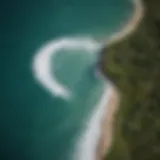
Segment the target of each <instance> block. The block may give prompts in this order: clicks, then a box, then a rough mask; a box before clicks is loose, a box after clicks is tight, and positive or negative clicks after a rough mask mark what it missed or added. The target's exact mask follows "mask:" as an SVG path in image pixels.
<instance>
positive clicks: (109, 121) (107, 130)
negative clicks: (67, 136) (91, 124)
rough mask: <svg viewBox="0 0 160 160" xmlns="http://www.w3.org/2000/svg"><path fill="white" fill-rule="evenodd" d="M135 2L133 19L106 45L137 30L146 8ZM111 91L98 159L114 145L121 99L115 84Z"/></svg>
mask: <svg viewBox="0 0 160 160" xmlns="http://www.w3.org/2000/svg"><path fill="white" fill-rule="evenodd" d="M133 3H134V6H135V9H134V10H135V11H134V13H133V15H132V17H131V19H130V20H129V22H128V23H127V24H126V26H125V27H124V28H123V29H122V30H121V31H119V32H118V33H115V34H114V35H113V36H111V37H110V39H109V40H108V42H107V43H106V44H105V45H107V46H110V45H113V44H114V43H117V42H119V41H121V40H123V39H124V38H126V37H127V36H129V35H130V34H132V33H133V32H134V31H135V29H136V28H137V26H138V25H139V23H140V22H141V20H142V18H143V16H144V10H145V8H144V6H143V4H142V0H133ZM109 92H110V94H111V95H110V97H109V102H108V104H107V106H108V107H109V108H108V107H107V109H106V110H107V113H106V114H105V115H104V116H103V117H102V123H101V126H100V128H101V131H100V139H99V144H98V146H97V157H96V159H97V160H102V158H104V156H105V155H107V154H108V152H109V149H110V147H111V145H112V139H113V134H112V133H113V122H114V117H115V114H116V112H117V110H118V106H119V101H120V94H119V93H118V90H117V88H116V86H114V84H110V91H109Z"/></svg>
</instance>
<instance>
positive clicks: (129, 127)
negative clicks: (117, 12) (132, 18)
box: [102, 0, 160, 160]
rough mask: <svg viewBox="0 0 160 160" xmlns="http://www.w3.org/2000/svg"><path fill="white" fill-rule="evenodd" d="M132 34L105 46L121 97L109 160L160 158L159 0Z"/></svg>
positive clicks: (107, 67) (107, 69)
mask: <svg viewBox="0 0 160 160" xmlns="http://www.w3.org/2000/svg"><path fill="white" fill-rule="evenodd" d="M143 2H144V5H145V7H146V13H145V16H144V18H143V20H142V21H141V23H140V25H139V26H138V28H137V29H136V31H135V32H134V33H132V35H130V36H129V37H126V38H125V39H124V40H122V41H121V42H118V43H117V44H113V45H112V46H109V47H107V46H106V48H105V49H104V53H105V54H104V57H103V65H102V68H103V71H104V73H105V74H106V75H107V77H109V78H110V79H111V80H112V81H113V82H114V83H115V85H117V87H118V88H119V90H120V92H121V94H122V98H121V103H120V107H119V111H118V113H117V115H116V117H115V125H114V133H115V134H114V141H113V146H112V148H111V151H110V153H109V154H108V155H107V156H106V159H107V160H160V0H143Z"/></svg>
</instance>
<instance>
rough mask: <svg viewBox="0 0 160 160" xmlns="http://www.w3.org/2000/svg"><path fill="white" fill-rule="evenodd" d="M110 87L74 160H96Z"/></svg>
mask: <svg viewBox="0 0 160 160" xmlns="http://www.w3.org/2000/svg"><path fill="white" fill-rule="evenodd" d="M110 87H111V86H110V85H106V87H105V89H104V93H103V96H102V99H101V100H100V103H99V104H98V107H96V108H95V110H94V111H93V113H92V115H91V117H90V119H89V120H88V122H87V125H86V127H85V128H86V129H84V132H83V134H82V135H81V137H80V139H79V141H78V143H77V145H76V151H77V152H76V153H75V154H74V155H73V160H84V159H85V160H96V159H97V146H98V142H99V138H100V134H101V132H100V131H101V128H100V127H101V124H102V121H103V117H104V114H106V107H107V103H108V101H109V99H110Z"/></svg>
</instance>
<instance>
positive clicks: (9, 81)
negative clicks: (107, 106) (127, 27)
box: [0, 0, 133, 160]
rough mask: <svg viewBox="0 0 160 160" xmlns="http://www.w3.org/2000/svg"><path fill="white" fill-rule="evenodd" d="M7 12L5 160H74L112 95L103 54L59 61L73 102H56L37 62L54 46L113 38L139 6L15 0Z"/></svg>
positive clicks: (71, 53)
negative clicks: (101, 64)
mask: <svg viewBox="0 0 160 160" xmlns="http://www.w3.org/2000/svg"><path fill="white" fill-rule="evenodd" d="M4 6H5V7H4V9H3V12H4V14H5V16H4V19H5V27H4V28H3V33H2V37H1V39H2V44H3V46H4V50H3V54H2V56H3V59H4V60H3V62H2V64H1V66H2V67H3V68H4V69H3V72H4V73H5V74H4V85H3V88H4V94H3V95H4V98H3V101H2V105H1V110H2V111H1V115H0V117H1V122H0V124H1V143H0V149H1V155H0V156H1V157H0V159H1V160H3V159H4V160H72V155H73V154H76V152H78V151H76V150H75V146H76V144H77V143H79V137H81V136H82V134H83V132H85V130H84V126H85V125H86V123H87V122H88V119H89V117H90V116H91V115H92V111H93V110H94V109H95V107H97V105H98V103H99V101H100V97H102V94H103V91H104V80H102V79H100V78H98V77H97V76H96V75H95V70H94V67H95V65H96V62H97V56H98V51H99V50H96V49H95V50H94V51H93V53H88V51H86V50H83V49H74V50H70V49H65V48H63V49H60V50H59V51H57V54H56V55H55V57H54V58H53V59H52V61H53V66H52V67H53V68H54V69H55V70H54V69H53V68H52V74H53V75H55V76H56V77H57V80H58V81H59V82H60V83H61V84H65V85H66V86H67V87H68V88H69V89H70V91H71V92H72V95H73V96H72V97H71V98H70V99H69V100H65V99H63V98H62V97H55V96H54V95H53V94H51V93H50V91H48V90H47V89H45V87H44V86H43V84H40V83H38V82H37V80H36V79H35V77H34V72H33V70H32V66H33V57H34V56H35V54H36V53H37V50H39V49H40V48H41V47H42V46H43V45H44V44H47V43H48V42H49V41H51V40H58V39H59V38H62V39H63V38H64V37H67V38H68V37H72V38H75V37H83V38H85V37H87V38H88V37H94V38H95V39H97V40H100V39H104V38H106V37H109V36H110V35H112V34H113V33H114V32H116V31H118V30H119V28H120V27H122V26H121V23H122V22H126V21H127V20H128V18H129V17H130V15H131V14H132V10H133V6H132V3H131V1H130V0H92V1H91V0H88V1H87V2H86V1H84V0H74V1H73V0H39V1H38V0H27V1H26V0H21V1H20V0H15V1H8V2H6V3H5V4H4ZM82 48H83V47H82ZM91 147H92V146H91Z"/></svg>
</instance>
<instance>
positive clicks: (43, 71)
mask: <svg viewBox="0 0 160 160" xmlns="http://www.w3.org/2000/svg"><path fill="white" fill-rule="evenodd" d="M98 47H99V44H98V43H97V42H95V41H94V40H93V39H91V38H61V39H57V40H53V41H50V42H48V43H46V44H45V45H44V46H42V47H41V48H40V50H38V52H37V53H36V54H35V57H34V60H33V72H34V77H35V78H36V80H37V81H38V82H40V84H41V85H42V86H43V87H44V88H46V89H47V90H48V91H49V92H50V93H51V94H52V95H53V96H58V97H61V98H64V99H69V98H70V97H71V94H72V93H71V91H70V90H69V88H68V87H67V86H65V85H63V84H61V83H60V82H59V81H58V80H57V79H56V77H55V75H53V74H51V73H52V72H51V68H52V69H53V72H54V67H53V66H54V61H53V62H52V61H51V59H52V57H55V54H56V53H57V52H58V51H59V50H61V49H82V50H83V49H84V50H85V51H87V52H88V53H93V51H94V50H95V49H97V48H98ZM53 59H54V58H53ZM51 66H52V67H51Z"/></svg>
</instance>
